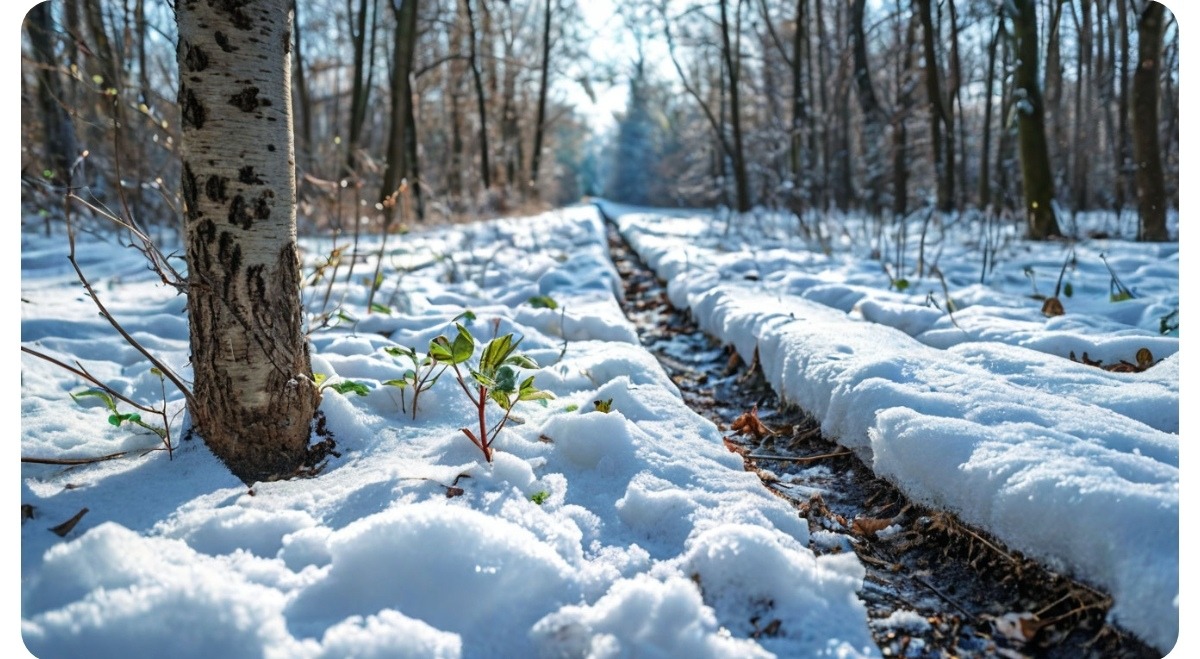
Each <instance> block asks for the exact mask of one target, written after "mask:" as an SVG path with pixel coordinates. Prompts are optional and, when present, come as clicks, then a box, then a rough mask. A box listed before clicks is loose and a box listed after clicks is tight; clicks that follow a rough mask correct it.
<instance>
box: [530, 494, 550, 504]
mask: <svg viewBox="0 0 1200 659" xmlns="http://www.w3.org/2000/svg"><path fill="white" fill-rule="evenodd" d="M529 500H530V501H532V502H534V503H536V504H537V505H539V506H540V505H542V504H544V503H546V502H547V501H549V500H550V493H549V492H547V491H546V490H538V491H537V492H534V493H533V494H531V495H529Z"/></svg>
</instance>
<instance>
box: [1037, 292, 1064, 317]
mask: <svg viewBox="0 0 1200 659" xmlns="http://www.w3.org/2000/svg"><path fill="white" fill-rule="evenodd" d="M1064 313H1066V310H1065V309H1063V305H1062V302H1060V301H1059V299H1058V298H1056V297H1048V298H1046V301H1045V302H1043V303H1042V315H1043V316H1046V317H1047V318H1051V317H1054V316H1061V315H1063V314H1064Z"/></svg>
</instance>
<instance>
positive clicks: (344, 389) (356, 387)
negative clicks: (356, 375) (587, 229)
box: [329, 380, 371, 396]
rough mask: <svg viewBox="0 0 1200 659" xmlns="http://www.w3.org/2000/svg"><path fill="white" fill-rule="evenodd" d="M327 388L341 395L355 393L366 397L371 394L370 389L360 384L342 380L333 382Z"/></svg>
mask: <svg viewBox="0 0 1200 659" xmlns="http://www.w3.org/2000/svg"><path fill="white" fill-rule="evenodd" d="M329 388H330V389H333V390H334V391H336V392H338V393H339V394H342V395H345V394H348V393H355V394H358V395H359V396H366V395H367V394H369V393H371V388H370V387H368V386H367V385H365V384H363V383H361V382H355V381H354V380H342V381H340V382H334V383H333V384H331V385H329Z"/></svg>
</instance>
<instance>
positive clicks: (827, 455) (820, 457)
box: [746, 449, 850, 462]
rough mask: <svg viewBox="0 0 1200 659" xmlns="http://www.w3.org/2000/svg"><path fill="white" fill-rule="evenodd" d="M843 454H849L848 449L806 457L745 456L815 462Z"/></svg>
mask: <svg viewBox="0 0 1200 659" xmlns="http://www.w3.org/2000/svg"><path fill="white" fill-rule="evenodd" d="M844 455H850V450H849V449H842V450H840V451H834V452H833V453H824V454H822V455H810V456H807V457H796V456H791V455H759V454H754V453H751V454H750V455H748V456H746V457H748V458H752V459H755V460H776V461H778V462H816V461H817V460H826V459H828V458H840V457H842V456H844Z"/></svg>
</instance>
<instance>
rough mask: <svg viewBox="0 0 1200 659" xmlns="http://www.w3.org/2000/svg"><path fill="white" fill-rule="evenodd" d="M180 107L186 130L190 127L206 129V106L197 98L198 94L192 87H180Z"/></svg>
mask: <svg viewBox="0 0 1200 659" xmlns="http://www.w3.org/2000/svg"><path fill="white" fill-rule="evenodd" d="M179 105H180V111H181V113H182V115H183V126H184V127H185V128H187V127H188V126H191V127H192V128H197V129H199V128H203V127H204V119H205V114H206V112H205V110H204V105H203V104H202V103H200V99H199V98H197V97H196V93H195V92H193V91H192V89H191V88H190V87H187V86H184V85H180V89H179Z"/></svg>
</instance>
